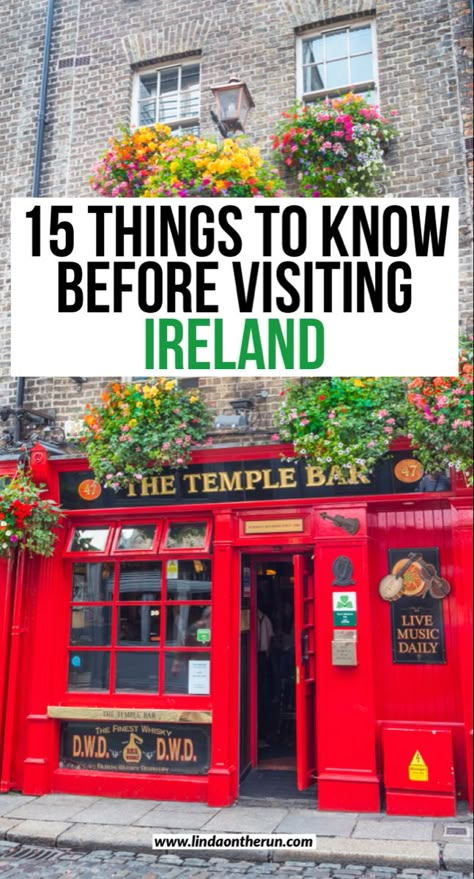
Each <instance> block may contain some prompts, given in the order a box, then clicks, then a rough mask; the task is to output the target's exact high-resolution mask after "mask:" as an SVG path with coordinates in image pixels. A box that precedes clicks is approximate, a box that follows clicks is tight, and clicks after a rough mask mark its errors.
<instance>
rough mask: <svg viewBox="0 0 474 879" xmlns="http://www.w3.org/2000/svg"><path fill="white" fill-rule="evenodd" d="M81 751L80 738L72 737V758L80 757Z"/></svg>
mask: <svg viewBox="0 0 474 879" xmlns="http://www.w3.org/2000/svg"><path fill="white" fill-rule="evenodd" d="M81 751H82V747H81V737H80V736H73V737H72V756H73V757H80V756H81Z"/></svg>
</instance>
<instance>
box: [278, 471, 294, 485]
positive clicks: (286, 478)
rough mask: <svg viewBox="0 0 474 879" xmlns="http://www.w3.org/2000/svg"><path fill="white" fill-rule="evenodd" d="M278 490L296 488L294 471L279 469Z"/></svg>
mask: <svg viewBox="0 0 474 879" xmlns="http://www.w3.org/2000/svg"><path fill="white" fill-rule="evenodd" d="M278 472H279V474H280V486H279V487H280V488H296V479H295V471H294V469H293V467H279V468H278Z"/></svg>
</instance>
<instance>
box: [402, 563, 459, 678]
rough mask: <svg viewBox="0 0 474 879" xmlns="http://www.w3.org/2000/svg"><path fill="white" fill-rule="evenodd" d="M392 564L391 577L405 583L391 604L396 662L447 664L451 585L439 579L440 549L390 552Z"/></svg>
mask: <svg viewBox="0 0 474 879" xmlns="http://www.w3.org/2000/svg"><path fill="white" fill-rule="evenodd" d="M388 563H389V565H388V567H389V572H390V574H391V575H393V577H394V578H395V577H399V578H400V579H401V589H400V591H399V592H398V594H397V596H396V598H395V599H394V600H392V601H391V602H390V615H391V629H392V659H393V662H394V663H396V664H406V665H408V664H409V665H441V664H443V663H445V662H446V650H445V640H444V621H443V602H442V599H443V598H444V597H445V595H446V594H447V589H446V588H445V589H444V590H443V588H442V584H443V583H444V584H446V587H448V589H449V584H447V583H446V581H445V580H443V578H441V577H440V576H439V552H438V549H437V548H435V547H427V548H424V547H422V548H410V549H390V550H389V551H388ZM443 592H444V594H443Z"/></svg>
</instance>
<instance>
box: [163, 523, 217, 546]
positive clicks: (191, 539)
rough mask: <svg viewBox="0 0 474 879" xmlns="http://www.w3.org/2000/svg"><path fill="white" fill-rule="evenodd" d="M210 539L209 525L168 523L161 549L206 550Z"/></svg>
mask: <svg viewBox="0 0 474 879" xmlns="http://www.w3.org/2000/svg"><path fill="white" fill-rule="evenodd" d="M209 539H210V523H207V522H170V523H169V524H168V528H167V530H166V534H165V540H164V545H163V547H162V548H163V549H167V550H169V549H207V547H208V545H209Z"/></svg>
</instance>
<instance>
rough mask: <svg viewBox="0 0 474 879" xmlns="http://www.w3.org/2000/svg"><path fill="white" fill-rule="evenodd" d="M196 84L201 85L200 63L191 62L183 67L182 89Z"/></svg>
mask: <svg viewBox="0 0 474 879" xmlns="http://www.w3.org/2000/svg"><path fill="white" fill-rule="evenodd" d="M196 85H199V64H190V65H189V66H188V67H183V69H182V71H181V89H182V90H183V91H184V90H185V89H188V88H190V87H191V86H196Z"/></svg>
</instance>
